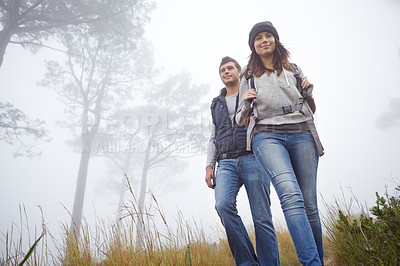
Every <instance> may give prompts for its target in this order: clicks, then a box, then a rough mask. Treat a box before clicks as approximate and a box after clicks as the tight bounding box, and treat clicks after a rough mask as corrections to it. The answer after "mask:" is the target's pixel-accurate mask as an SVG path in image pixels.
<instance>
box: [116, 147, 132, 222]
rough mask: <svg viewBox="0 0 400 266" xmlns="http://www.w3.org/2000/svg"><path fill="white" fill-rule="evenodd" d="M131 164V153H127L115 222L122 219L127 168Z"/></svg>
mask: <svg viewBox="0 0 400 266" xmlns="http://www.w3.org/2000/svg"><path fill="white" fill-rule="evenodd" d="M130 163H131V153H130V152H128V155H127V156H126V159H125V165H124V169H123V171H124V175H123V177H122V182H121V190H120V192H119V204H118V215H117V221H119V220H121V218H122V210H123V209H124V201H125V191H126V186H127V185H128V180H127V178H129V177H128V170H129V166H130Z"/></svg>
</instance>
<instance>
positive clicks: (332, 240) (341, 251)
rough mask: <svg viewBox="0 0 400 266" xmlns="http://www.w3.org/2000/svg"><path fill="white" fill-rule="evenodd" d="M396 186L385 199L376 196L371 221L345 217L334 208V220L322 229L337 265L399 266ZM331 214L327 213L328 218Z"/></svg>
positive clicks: (399, 200)
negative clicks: (392, 192) (325, 230)
mask: <svg viewBox="0 0 400 266" xmlns="http://www.w3.org/2000/svg"><path fill="white" fill-rule="evenodd" d="M399 191H400V186H398V187H397V188H396V193H395V194H394V195H393V196H389V194H388V193H387V190H386V192H385V197H381V196H379V194H378V193H376V198H377V199H376V206H374V207H372V208H371V209H370V212H371V214H372V215H373V216H374V217H370V216H369V215H368V213H361V214H360V215H359V217H355V218H354V216H353V215H351V214H348V215H345V214H344V213H343V211H342V210H341V209H340V208H338V210H337V214H336V215H337V218H336V219H330V223H328V224H327V225H326V228H327V231H328V239H329V244H330V247H331V249H332V250H333V252H334V259H335V261H336V263H337V264H346V265H399V264H400V255H399V254H400V196H399V193H398V192H399ZM332 214H333V212H331V215H332Z"/></svg>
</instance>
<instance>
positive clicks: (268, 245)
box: [215, 154, 280, 265]
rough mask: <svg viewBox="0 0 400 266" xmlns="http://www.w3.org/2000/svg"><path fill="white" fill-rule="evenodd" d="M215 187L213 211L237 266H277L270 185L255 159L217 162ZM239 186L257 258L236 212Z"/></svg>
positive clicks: (276, 245) (250, 157)
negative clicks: (247, 209) (243, 193)
mask: <svg viewBox="0 0 400 266" xmlns="http://www.w3.org/2000/svg"><path fill="white" fill-rule="evenodd" d="M215 184H216V186H215V209H216V210H217V212H218V215H219V217H220V218H221V222H222V224H223V225H224V227H225V231H226V235H227V238H228V243H229V247H230V249H231V251H232V255H233V257H234V259H235V262H236V264H237V265H258V264H259V265H279V264H280V262H279V250H278V241H277V238H276V234H275V230H274V225H273V223H272V215H271V208H270V206H271V202H270V197H269V187H270V181H269V179H268V177H267V176H265V175H264V174H263V173H262V170H261V169H260V167H259V165H258V163H257V162H256V160H255V158H254V156H253V155H252V154H249V155H244V156H241V157H239V158H235V159H224V160H220V161H219V162H218V168H217V173H216V177H215ZM242 185H244V187H245V188H246V192H247V197H248V199H249V203H250V210H251V214H252V218H253V223H254V231H255V235H256V248H257V256H258V258H257V257H256V254H255V252H254V248H253V245H252V243H251V241H250V238H249V236H248V234H247V231H246V228H245V226H244V225H243V222H242V219H241V218H240V216H239V215H238V211H237V209H236V197H237V194H238V192H239V189H240V188H241V186H242Z"/></svg>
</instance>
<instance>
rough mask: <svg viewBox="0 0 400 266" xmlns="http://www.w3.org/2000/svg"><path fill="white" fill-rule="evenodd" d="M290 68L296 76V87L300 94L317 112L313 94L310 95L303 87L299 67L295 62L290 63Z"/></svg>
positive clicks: (312, 109) (313, 110)
mask: <svg viewBox="0 0 400 266" xmlns="http://www.w3.org/2000/svg"><path fill="white" fill-rule="evenodd" d="M289 67H290V70H291V71H292V72H293V75H294V77H295V78H296V88H297V90H298V91H299V93H300V95H301V96H302V97H303V99H304V100H305V101H306V102H307V103H308V106H309V107H310V108H311V111H312V112H313V113H315V110H316V106H315V101H314V98H313V97H312V96H308V95H307V92H306V90H303V89H302V88H301V82H302V78H301V77H300V75H301V73H300V70H299V67H298V66H297V65H296V64H295V63H289Z"/></svg>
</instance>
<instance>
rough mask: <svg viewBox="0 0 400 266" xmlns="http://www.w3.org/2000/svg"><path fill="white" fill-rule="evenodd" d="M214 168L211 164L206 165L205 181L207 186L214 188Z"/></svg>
mask: <svg viewBox="0 0 400 266" xmlns="http://www.w3.org/2000/svg"><path fill="white" fill-rule="evenodd" d="M213 177H214V168H213V167H212V166H207V167H206V183H207V186H208V187H209V188H212V189H214V184H213Z"/></svg>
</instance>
